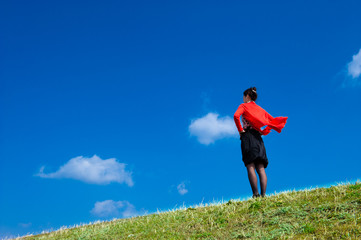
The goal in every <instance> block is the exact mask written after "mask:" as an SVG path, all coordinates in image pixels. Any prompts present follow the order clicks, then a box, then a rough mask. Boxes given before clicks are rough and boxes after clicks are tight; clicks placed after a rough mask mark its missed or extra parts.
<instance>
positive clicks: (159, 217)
mask: <svg viewBox="0 0 361 240" xmlns="http://www.w3.org/2000/svg"><path fill="white" fill-rule="evenodd" d="M243 238H249V239H287V238H292V239H313V238H315V239H361V183H360V182H359V181H357V182H356V183H354V184H352V183H347V184H341V185H337V186H331V187H328V188H315V189H311V190H307V189H306V190H301V191H288V192H283V193H279V194H275V195H270V196H268V197H266V198H257V199H252V198H250V199H248V200H244V201H234V200H229V201H228V202H226V203H222V204H219V205H208V206H207V205H205V206H201V207H199V206H198V207H194V208H193V207H189V208H183V209H178V210H171V211H169V212H163V213H155V214H149V215H145V216H138V217H133V218H128V219H115V220H113V221H108V222H101V223H97V224H91V225H84V226H81V227H77V228H70V229H61V230H58V231H54V232H50V233H45V234H40V235H34V236H26V237H22V239H243Z"/></svg>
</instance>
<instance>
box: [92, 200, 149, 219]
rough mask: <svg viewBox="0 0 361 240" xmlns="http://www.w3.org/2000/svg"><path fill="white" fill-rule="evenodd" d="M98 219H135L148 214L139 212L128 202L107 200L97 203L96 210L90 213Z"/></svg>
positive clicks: (142, 211)
mask: <svg viewBox="0 0 361 240" xmlns="http://www.w3.org/2000/svg"><path fill="white" fill-rule="evenodd" d="M90 212H91V214H93V215H95V216H97V217H121V218H128V217H135V216H140V215H144V214H146V211H144V210H141V211H137V210H136V209H135V207H134V205H132V204H131V203H129V202H128V201H113V200H105V201H102V202H96V203H95V205H94V208H93V209H92V210H91V211H90Z"/></svg>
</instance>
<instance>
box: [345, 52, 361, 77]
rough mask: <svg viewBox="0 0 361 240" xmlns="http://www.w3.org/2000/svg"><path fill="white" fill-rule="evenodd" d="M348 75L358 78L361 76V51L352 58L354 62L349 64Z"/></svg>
mask: <svg viewBox="0 0 361 240" xmlns="http://www.w3.org/2000/svg"><path fill="white" fill-rule="evenodd" d="M347 66H348V75H350V76H352V78H358V77H359V76H360V75H361V49H360V50H359V52H358V53H357V54H356V55H353V56H352V61H351V62H349V63H348V65H347Z"/></svg>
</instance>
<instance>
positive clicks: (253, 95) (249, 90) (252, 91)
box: [243, 87, 257, 101]
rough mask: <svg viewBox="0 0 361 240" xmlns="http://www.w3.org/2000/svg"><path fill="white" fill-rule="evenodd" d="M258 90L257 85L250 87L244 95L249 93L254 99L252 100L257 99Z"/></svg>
mask: <svg viewBox="0 0 361 240" xmlns="http://www.w3.org/2000/svg"><path fill="white" fill-rule="evenodd" d="M256 91H257V89H256V87H250V88H248V89H247V90H246V91H244V92H243V95H244V96H245V97H246V96H247V95H249V96H250V98H251V99H252V101H256V99H257V92H256Z"/></svg>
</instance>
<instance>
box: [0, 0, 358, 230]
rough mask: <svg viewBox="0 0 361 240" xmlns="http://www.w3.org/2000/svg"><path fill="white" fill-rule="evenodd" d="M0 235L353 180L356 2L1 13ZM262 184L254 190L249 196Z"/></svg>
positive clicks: (19, 4)
mask: <svg viewBox="0 0 361 240" xmlns="http://www.w3.org/2000/svg"><path fill="white" fill-rule="evenodd" d="M0 4H1V5H0V20H1V21H0V22H1V23H0V29H1V31H0V34H1V37H0V51H1V52H0V56H1V57H0V63H1V67H0V84H1V85H0V91H1V92H0V110H1V115H0V133H1V134H0V161H1V162H0V212H1V214H0V233H1V235H0V237H6V236H8V237H9V236H16V235H18V234H19V235H24V234H27V233H39V232H41V231H43V230H48V229H58V228H60V227H61V226H70V225H74V224H80V223H87V222H93V221H96V220H107V219H112V218H114V217H116V218H124V217H129V216H136V215H142V214H146V213H153V212H156V211H157V210H159V211H166V210H168V209H173V208H179V207H181V206H182V205H186V206H190V205H194V204H199V203H201V202H203V203H210V202H213V201H220V200H222V199H230V198H233V199H236V198H243V197H245V198H246V197H250V196H251V195H252V191H251V187H250V184H249V181H248V177H247V172H246V168H245V167H244V164H243V162H242V155H241V149H240V140H239V137H238V135H237V132H236V126H235V124H234V122H233V114H234V112H235V111H236V110H237V107H238V106H239V104H241V103H242V102H243V99H242V94H243V91H244V90H245V89H247V88H249V87H251V86H256V87H257V92H258V99H257V101H256V103H257V104H259V105H260V106H261V107H263V108H264V109H266V110H267V111H268V112H269V113H270V114H271V115H272V116H274V117H277V116H287V117H288V121H287V124H286V126H285V128H284V129H283V130H282V132H281V133H277V132H275V131H271V133H270V134H269V135H267V136H263V139H264V142H265V147H266V152H267V156H268V159H269V165H268V167H267V168H266V173H267V177H268V186H267V194H273V193H275V192H280V191H284V190H287V189H301V188H308V187H312V186H313V187H315V186H324V185H329V184H336V183H337V182H345V181H355V180H357V179H360V169H361V162H360V156H359V146H360V144H361V140H360V138H359V136H360V134H361V130H360V128H359V123H360V122H361V111H360V109H361V94H360V93H361V76H360V74H361V52H360V49H361V15H360V14H359V9H361V3H360V1H342V2H341V1H337V2H336V1H317V2H314V1H292V2H289V1H277V2H272V3H269V1H257V2H249V1H247V2H246V1H227V2H225V1H180V2H175V1H152V2H151V3H150V2H149V1H137V0H136V1H107V2H104V1H103V2H101V1H84V2H81V1H61V2H53V1H50V2H49V1H35V2H34V1H31V2H29V1H16V2H14V1H1V3H0ZM258 184H259V182H258Z"/></svg>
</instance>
